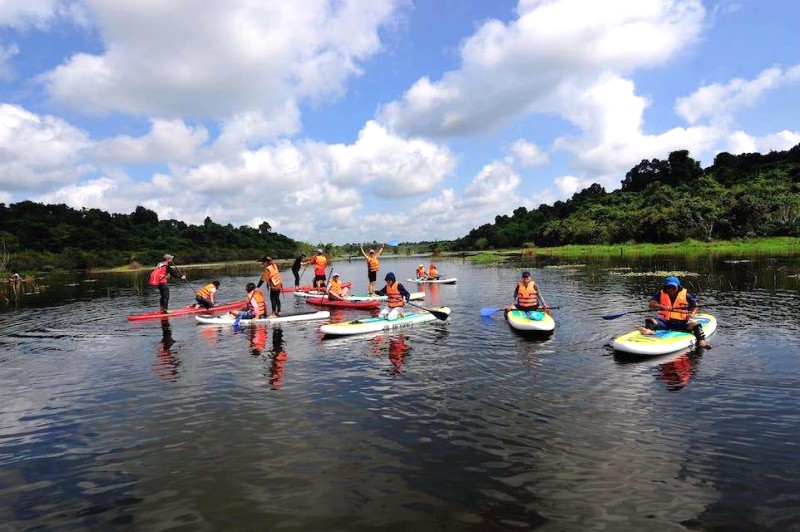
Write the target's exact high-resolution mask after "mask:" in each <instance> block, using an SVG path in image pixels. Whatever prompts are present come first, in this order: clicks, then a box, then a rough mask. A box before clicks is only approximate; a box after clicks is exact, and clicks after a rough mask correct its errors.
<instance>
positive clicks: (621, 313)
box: [601, 312, 627, 320]
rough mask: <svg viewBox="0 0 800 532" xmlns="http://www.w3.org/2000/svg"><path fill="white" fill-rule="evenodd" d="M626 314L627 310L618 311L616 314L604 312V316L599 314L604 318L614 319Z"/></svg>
mask: <svg viewBox="0 0 800 532" xmlns="http://www.w3.org/2000/svg"><path fill="white" fill-rule="evenodd" d="M625 314H627V312H618V313H617V314H606V315H605V316H601V318H603V319H604V320H615V319H617V318H621V317H622V316H624V315H625Z"/></svg>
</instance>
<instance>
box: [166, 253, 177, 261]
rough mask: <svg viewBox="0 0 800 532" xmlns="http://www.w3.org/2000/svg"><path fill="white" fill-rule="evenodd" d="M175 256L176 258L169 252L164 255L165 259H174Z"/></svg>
mask: <svg viewBox="0 0 800 532" xmlns="http://www.w3.org/2000/svg"><path fill="white" fill-rule="evenodd" d="M174 258H175V256H174V255H170V254H169V253H167V254H166V255H164V260H169V259H174Z"/></svg>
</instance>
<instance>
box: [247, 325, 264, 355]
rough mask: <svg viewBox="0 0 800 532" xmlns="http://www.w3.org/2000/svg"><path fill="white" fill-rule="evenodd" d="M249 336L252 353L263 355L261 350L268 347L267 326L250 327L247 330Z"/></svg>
mask: <svg viewBox="0 0 800 532" xmlns="http://www.w3.org/2000/svg"><path fill="white" fill-rule="evenodd" d="M247 337H248V339H249V340H250V353H251V354H252V355H253V356H254V357H257V356H261V352H262V351H264V348H265V347H267V328H266V327H250V328H249V329H248V330H247Z"/></svg>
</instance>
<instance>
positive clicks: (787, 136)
mask: <svg viewBox="0 0 800 532" xmlns="http://www.w3.org/2000/svg"><path fill="white" fill-rule="evenodd" d="M726 140H727V142H726V144H725V146H724V151H727V152H728V153H733V154H737V155H738V154H740V153H754V152H757V153H767V152H770V151H783V150H788V149H791V148H793V147H794V146H797V145H798V144H800V131H789V130H786V129H784V130H783V131H779V132H778V133H773V134H771V135H763V136H753V135H748V134H747V133H745V132H744V131H734V132H733V133H731V134H730V135H729V136H728V138H727V139H726Z"/></svg>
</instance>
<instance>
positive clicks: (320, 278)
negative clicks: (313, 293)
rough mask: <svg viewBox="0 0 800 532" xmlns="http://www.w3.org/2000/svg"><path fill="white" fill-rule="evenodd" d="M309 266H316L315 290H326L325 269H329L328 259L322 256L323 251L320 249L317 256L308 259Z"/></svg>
mask: <svg viewBox="0 0 800 532" xmlns="http://www.w3.org/2000/svg"><path fill="white" fill-rule="evenodd" d="M308 263H309V264H313V265H314V282H313V283H312V284H313V285H314V288H315V289H317V290H325V268H327V267H328V258H327V257H326V256H325V255H323V254H322V250H321V249H318V250H317V254H316V255H314V256H313V257H311V258H310V259H308Z"/></svg>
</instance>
